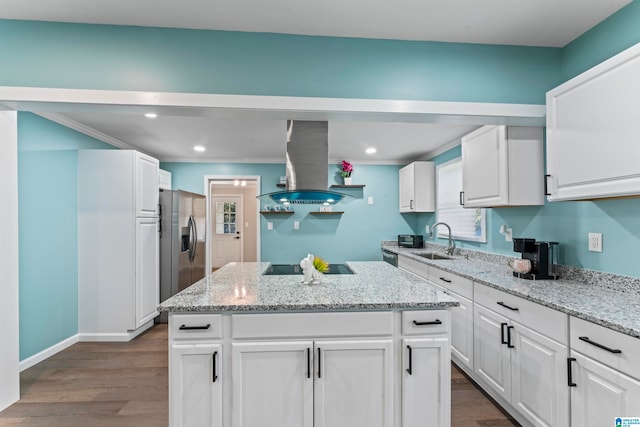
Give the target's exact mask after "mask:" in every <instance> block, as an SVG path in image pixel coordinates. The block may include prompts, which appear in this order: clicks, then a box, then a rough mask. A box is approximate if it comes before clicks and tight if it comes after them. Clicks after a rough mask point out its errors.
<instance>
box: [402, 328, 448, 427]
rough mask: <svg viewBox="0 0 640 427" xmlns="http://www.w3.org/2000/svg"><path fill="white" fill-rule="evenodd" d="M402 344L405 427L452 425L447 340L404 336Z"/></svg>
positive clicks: (403, 423)
mask: <svg viewBox="0 0 640 427" xmlns="http://www.w3.org/2000/svg"><path fill="white" fill-rule="evenodd" d="M402 348H403V349H404V357H403V370H402V397H403V398H402V427H428V426H450V425H451V395H450V393H444V392H443V390H446V389H447V388H448V387H449V384H450V382H451V368H450V366H451V364H450V358H449V356H450V353H449V342H448V340H446V339H442V338H424V339H423V338H412V339H404V340H402ZM436 367H437V369H434V368H436Z"/></svg>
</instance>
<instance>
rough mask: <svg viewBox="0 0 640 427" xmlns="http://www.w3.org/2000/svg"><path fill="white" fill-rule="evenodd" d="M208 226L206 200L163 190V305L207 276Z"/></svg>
mask: <svg viewBox="0 0 640 427" xmlns="http://www.w3.org/2000/svg"><path fill="white" fill-rule="evenodd" d="M205 225H206V198H205V196H203V195H202V194H195V193H190V192H188V191H182V190H164V189H161V190H160V302H162V301H164V300H166V299H168V298H169V297H171V296H173V295H175V294H176V293H178V292H180V291H182V290H183V289H185V288H187V287H189V286H191V285H192V284H193V283H195V282H197V281H198V280H200V279H202V278H203V277H204V276H205V271H204V270H205V236H206V233H205ZM157 319H158V321H159V322H162V323H165V322H166V321H167V313H162V314H161V316H159V317H158V318H157Z"/></svg>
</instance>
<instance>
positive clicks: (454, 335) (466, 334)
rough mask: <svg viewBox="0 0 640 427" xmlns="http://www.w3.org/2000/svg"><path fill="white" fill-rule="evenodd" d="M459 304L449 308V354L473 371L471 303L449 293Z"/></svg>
mask: <svg viewBox="0 0 640 427" xmlns="http://www.w3.org/2000/svg"><path fill="white" fill-rule="evenodd" d="M451 296H452V297H454V298H455V299H456V300H458V302H459V303H460V305H459V306H458V307H453V308H451V356H452V357H455V362H457V363H459V364H462V365H464V366H465V367H467V368H468V369H469V370H470V371H473V303H472V302H471V301H470V300H468V299H467V298H465V297H463V296H460V295H458V294H456V293H451Z"/></svg>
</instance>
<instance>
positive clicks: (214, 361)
mask: <svg viewBox="0 0 640 427" xmlns="http://www.w3.org/2000/svg"><path fill="white" fill-rule="evenodd" d="M217 358H218V352H217V351H214V352H213V357H212V359H213V362H212V364H213V382H214V383H215V382H216V380H217V379H218V371H217V369H216V359H217Z"/></svg>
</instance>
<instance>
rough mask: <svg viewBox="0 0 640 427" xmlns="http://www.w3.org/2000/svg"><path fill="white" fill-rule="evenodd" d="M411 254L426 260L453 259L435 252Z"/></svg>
mask: <svg viewBox="0 0 640 427" xmlns="http://www.w3.org/2000/svg"><path fill="white" fill-rule="evenodd" d="M413 254H414V255H417V256H419V257H422V258H426V259H453V258H451V257H449V256H446V255H440V254H437V253H435V252H426V253H425V252H414V253H413Z"/></svg>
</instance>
